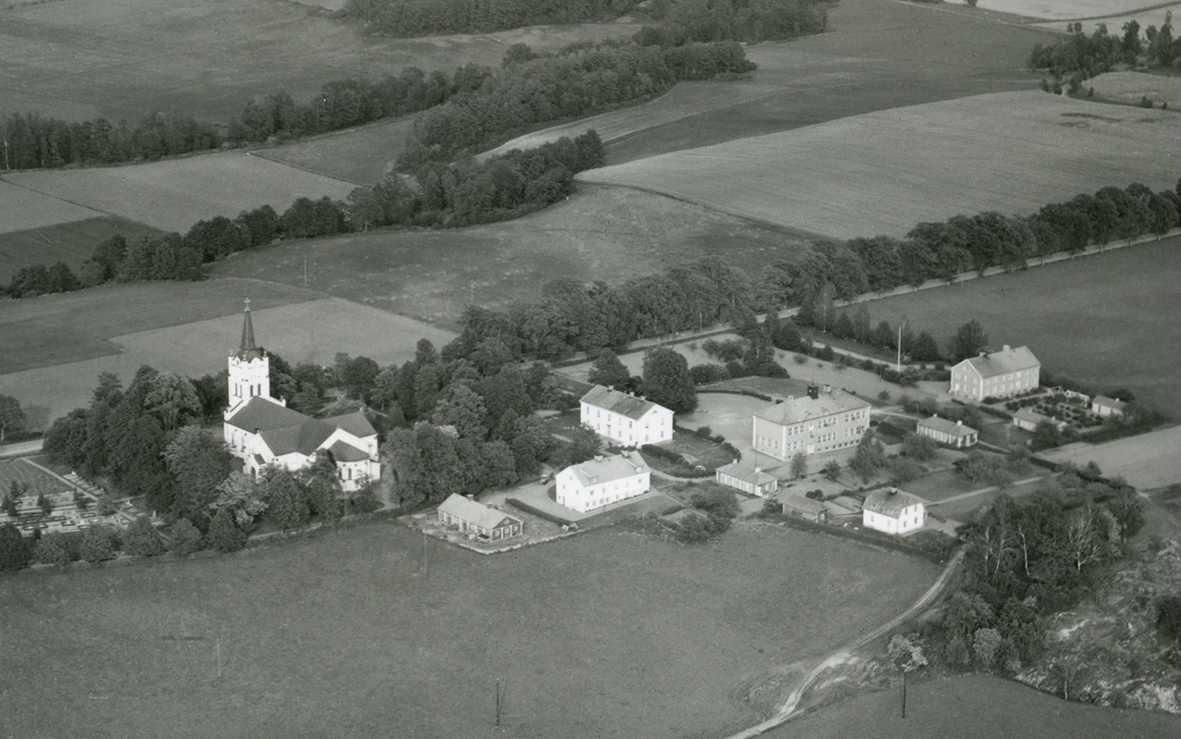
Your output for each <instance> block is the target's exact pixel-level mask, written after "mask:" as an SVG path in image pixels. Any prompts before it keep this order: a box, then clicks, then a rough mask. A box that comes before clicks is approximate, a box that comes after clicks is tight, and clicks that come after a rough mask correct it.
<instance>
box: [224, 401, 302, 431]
mask: <svg viewBox="0 0 1181 739" xmlns="http://www.w3.org/2000/svg"><path fill="white" fill-rule="evenodd" d="M309 420H311V416H308V415H306V414H304V413H300V412H299V411H297V410H293V409H291V408H288V407H286V406H283V405H279V404H278V403H276V402H275V401H273V400H270V399H269V398H264V397H262V396H261V395H256V396H254V397H253V398H251V399H250V400H248V401H246V404H245V405H243V406H242V407H241V408H239V409H238V412H237V413H235V414H234V415H232V416H230V417H229V418H228V419H226V422H227V423H229V424H232V425H234V426H237V427H238V428H240V429H245V430H247V431H250V432H255V431H270V430H272V429H281V428H287V427H289V426H299V425H301V424H303V422H304V421H309Z"/></svg>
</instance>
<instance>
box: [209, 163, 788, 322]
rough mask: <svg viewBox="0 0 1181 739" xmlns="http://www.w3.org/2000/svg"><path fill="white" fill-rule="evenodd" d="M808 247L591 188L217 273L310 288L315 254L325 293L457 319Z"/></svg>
mask: <svg viewBox="0 0 1181 739" xmlns="http://www.w3.org/2000/svg"><path fill="white" fill-rule="evenodd" d="M808 243H809V242H808V241H807V239H805V238H803V237H801V236H800V235H798V234H795V233H792V232H790V231H787V230H785V229H781V228H777V227H773V226H766V225H763V224H757V223H752V222H750V221H747V220H744V219H740V218H734V217H732V216H728V215H725V214H722V213H718V212H717V211H714V210H712V209H708V208H702V207H699V206H696V205H692V204H687V203H681V202H678V201H676V200H672V199H669V198H664V197H660V196H657V195H649V194H645V193H637V192H634V191H627V190H619V189H616V188H607V189H605V188H597V187H586V186H584V187H581V188H580V191H579V192H578V193H576V194H575V195H572V196H571V197H570V199H569V200H565V201H562V202H561V203H559V204H557V205H554V206H552V207H550V208H547V209H545V210H543V211H540V212H538V213H534V214H532V215H528V216H525V217H523V218H519V219H517V220H515V221H510V222H505V223H495V224H490V225H486V226H476V227H471V228H463V229H451V230H436V231H379V232H373V233H367V234H350V235H348V236H339V237H334V238H327V239H316V240H311V241H294V242H289V243H283V244H280V245H277V246H274V247H271V248H269V249H262V250H257V251H252V252H248V253H242V254H239V255H236V256H234V257H232V258H230V259H228V260H226V261H225V262H223V263H221V264H220V265H218V266H217V267H215V268H214V270H213V274H214V275H215V276H235V277H250V278H256V279H260V280H273V281H276V282H283V283H287V284H290V285H303V284H304V264H305V262H306V264H307V267H308V284H309V285H310V286H311V287H313V288H315V289H316V290H320V291H323V292H326V293H328V294H331V295H335V296H337V297H342V298H346V299H348V300H353V301H356V302H360V303H364V304H366V305H372V306H375V307H378V308H382V309H383V310H388V311H390V312H392V313H398V314H401V315H406V316H411V317H413V318H416V319H419V320H422V321H427V322H429V323H432V324H435V325H440V326H446V327H454V326H456V324H457V322H458V319H459V317H460V314H462V312H463V310H464V308H465V307H466V306H467V305H468V304H469V303H470V302H471V301H473V300H474V301H475V302H476V304H478V305H482V306H485V307H488V308H498V309H501V308H507V307H508V306H510V305H512V304H513V303H517V302H522V301H531V300H534V299H536V298H537V297H538V296H540V294H541V288H542V286H543V285H545V283H546V282H548V281H550V280H553V279H557V278H572V279H577V280H582V281H585V282H588V283H589V282H591V281H593V280H604V281H606V282H607V283H609V284H612V285H618V284H620V283H622V282H624V281H626V280H628V279H631V278H633V277H638V276H640V275H645V274H651V273H653V272H657V271H661V270H665V269H667V268H669V267H672V266H674V265H679V264H683V263H685V262H688V261H691V260H695V259H700V258H702V257H705V256H710V255H720V256H723V257H725V258H727V259H728V260H729V261H730V262H731V263H732V264H735V265H736V266H739V267H741V268H743V269H746V270H748V271H750V272H751V274H756V273H757V271H758V270H759V269H761V268H762V266H763V265H765V264H766V262H767V261H768V260H772V259H792V258H794V257H795V256H796V255H798V254H801V253H802V252H803V250H804V249H806V248H807V246H808Z"/></svg>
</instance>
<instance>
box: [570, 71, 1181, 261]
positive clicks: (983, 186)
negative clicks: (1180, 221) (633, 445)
mask: <svg viewBox="0 0 1181 739" xmlns="http://www.w3.org/2000/svg"><path fill="white" fill-rule="evenodd" d="M1178 137H1181V117H1179V116H1177V115H1176V114H1174V113H1171V112H1169V111H1160V110H1144V109H1139V108H1129V107H1126V106H1112V105H1104V104H1100V103H1093V102H1084V101H1079V100H1072V99H1068V98H1062V97H1060V96H1055V95H1048V94H1045V93H1043V92H1040V91H1037V90H1033V91H1026V92H1010V93H993V94H989V95H978V96H974V97H970V98H964V99H959V100H951V101H947V102H940V103H929V104H925V105H919V106H912V107H908V108H901V109H894V110H888V111H880V112H876V113H868V114H866V115H860V116H854V117H852V118H846V119H842V120H839V121H832V122H829V123H825V124H821V125H817V126H812V127H809V128H804V129H799V130H796V131H788V132H785V133H779V134H770V135H767V136H761V137H757V138H751V139H743V140H741V141H732V142H728V143H725V144H719V145H716V146H710V147H704V148H701V149H693V150H689V151H682V152H676V153H673V154H666V155H662V156H658V157H652V158H649V159H645V160H641V161H634V162H628V163H626V164H621V165H616V166H610V167H606V168H603V169H594V170H589V171H586V172H582V173H581V174H579V175H578V179H579V180H581V181H585V182H594V183H597V184H608V185H617V186H626V187H634V188H639V189H643V190H649V191H653V192H659V193H663V194H667V195H670V196H672V197H676V198H681V199H685V200H689V201H691V202H696V203H702V204H705V205H709V206H712V207H716V208H719V209H721V210H723V211H725V212H728V213H734V214H736V215H740V216H745V217H749V218H755V219H759V220H763V221H767V222H769V223H775V224H779V225H782V226H786V227H790V228H797V229H800V230H803V231H807V232H813V233H818V234H824V235H826V236H830V237H835V238H842V239H843V238H851V237H856V236H873V235H877V234H887V235H892V236H901V235H903V234H905V233H906V232H907V231H909V230H910V229H911V228H912V227H913V226H914V225H915V224H917V223H919V222H923V221H938V220H944V219H946V218H948V217H950V216H953V215H956V214H959V213H979V212H981V211H986V210H999V211H1001V212H1002V213H1025V212H1029V211H1031V210H1035V209H1036V208H1038V207H1040V206H1041V205H1043V204H1045V203H1050V202H1055V201H1060V200H1068V199H1070V198H1071V197H1073V196H1074V195H1076V194H1078V193H1079V192H1093V191H1095V190H1097V189H1099V188H1100V187H1104V186H1107V185H1116V186H1120V187H1123V186H1126V185H1129V184H1131V183H1133V182H1142V183H1144V184H1145V185H1148V186H1149V187H1151V188H1154V189H1162V188H1168V189H1171V188H1172V187H1173V185H1174V184H1175V183H1176V181H1177V175H1178V170H1177V167H1176V165H1175V163H1174V162H1172V161H1171V160H1170V158H1169V157H1168V156H1165V153H1166V152H1168V151H1171V149H1172V147H1173V144H1174V142H1176V141H1177V139H1178ZM1030 162H1037V165H1036V166H1029V163H1030Z"/></svg>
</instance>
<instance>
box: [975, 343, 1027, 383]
mask: <svg viewBox="0 0 1181 739" xmlns="http://www.w3.org/2000/svg"><path fill="white" fill-rule="evenodd" d="M964 362H967V363H968V365H969V366H970V367H972V369H974V370H976V373H977V374H979V375H980V376H981V377H985V378H988V377H996V376H997V375H1005V374H1008V373H1010V372H1018V371H1020V370H1027V369H1033V368H1034V367H1041V366H1042V363H1041V362H1039V361H1037V357H1035V356H1033V352H1031V351H1029V349H1028V348H1027V347H1024V346H1019V347H1017V348H1016V349H1010V348H1009V347H1007V346H1006V347H1005V348H1004V349H1003V350H1001V351H999V352H992V353H990V354H985V355H983V356H980V357H968V358H967V359H965V360H964V361H963V362H960V363H959V364H957V365H956V366H957V367H959V366H961V365H963V364H964Z"/></svg>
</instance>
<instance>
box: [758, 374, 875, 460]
mask: <svg viewBox="0 0 1181 739" xmlns="http://www.w3.org/2000/svg"><path fill="white" fill-rule="evenodd" d="M869 409H870V405H869V403H868V402H866V401H864V400H862V399H861V398H858V397H857V396H856V395H853V394H852V393H848V392H845V391H844V390H833V389H832V388H831V387H828V386H825V388H824V389H823V390H821V389H820V388H818V387H815V386H813V387H810V388H808V394H807V395H805V396H803V397H799V398H788V399H787V400H785V401H783V402H782V403H776V404H775V405H773V406H770V407H769V408H764V409H763V410H761V411H759V412H757V413H755V414H754V418H753V419H752V432H751V436H752V438H751V446H753V447H754V449H755V451H757V452H760V453H762V454H766V455H767V456H770V457H774V458H775V459H780V460H787V459H790V458H791V457H794V456H795V455H796V454H800V453H803V454H822V453H824V452H832V451H837V450H839V449H845V448H848V447H855V446H857V445H858V444H859V443H861V437H863V436H865V432H866V431H867V430H868V429H869Z"/></svg>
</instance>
